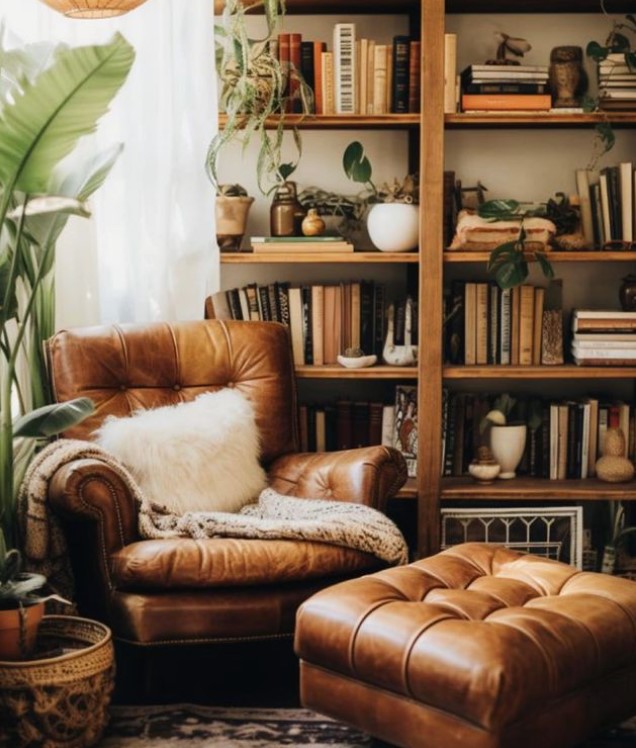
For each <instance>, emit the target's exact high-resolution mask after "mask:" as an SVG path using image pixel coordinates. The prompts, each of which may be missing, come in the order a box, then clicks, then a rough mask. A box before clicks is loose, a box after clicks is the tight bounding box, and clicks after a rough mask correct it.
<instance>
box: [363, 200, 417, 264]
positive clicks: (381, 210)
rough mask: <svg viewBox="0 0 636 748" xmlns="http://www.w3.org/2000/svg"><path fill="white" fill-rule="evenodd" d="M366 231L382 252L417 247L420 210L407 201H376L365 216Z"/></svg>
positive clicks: (407, 249) (403, 250) (401, 250)
mask: <svg viewBox="0 0 636 748" xmlns="http://www.w3.org/2000/svg"><path fill="white" fill-rule="evenodd" d="M367 231H368V232H369V237H370V239H371V241H372V242H373V244H374V246H375V247H377V248H378V249H379V250H381V251H382V252H408V251H410V250H412V249H417V246H418V244H419V239H420V211H419V207H418V206H417V205H412V204H407V203H376V205H374V206H373V207H372V208H371V210H370V211H369V215H368V216H367Z"/></svg>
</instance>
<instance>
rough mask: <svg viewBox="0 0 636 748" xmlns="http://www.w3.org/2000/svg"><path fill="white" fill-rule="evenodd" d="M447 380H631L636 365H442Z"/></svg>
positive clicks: (634, 373) (635, 372)
mask: <svg viewBox="0 0 636 748" xmlns="http://www.w3.org/2000/svg"><path fill="white" fill-rule="evenodd" d="M442 372H443V377H444V379H445V380H449V379H632V378H633V377H636V366H577V365H576V364H563V365H561V366H508V365H506V366H444V368H443V370H442Z"/></svg>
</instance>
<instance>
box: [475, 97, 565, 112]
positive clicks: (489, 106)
mask: <svg viewBox="0 0 636 748" xmlns="http://www.w3.org/2000/svg"><path fill="white" fill-rule="evenodd" d="M551 107H552V97H551V96H550V94H462V110H463V111H464V112H466V111H481V112H483V111H497V112H501V111H511V112H515V111H534V112H547V111H548V109H550V108H551Z"/></svg>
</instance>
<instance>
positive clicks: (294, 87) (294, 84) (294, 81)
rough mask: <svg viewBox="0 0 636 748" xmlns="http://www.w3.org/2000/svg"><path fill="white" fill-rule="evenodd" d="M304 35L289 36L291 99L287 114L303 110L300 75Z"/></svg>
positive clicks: (286, 108)
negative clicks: (301, 47)
mask: <svg viewBox="0 0 636 748" xmlns="http://www.w3.org/2000/svg"><path fill="white" fill-rule="evenodd" d="M301 44H302V34H290V35H289V77H288V86H289V99H288V100H287V106H286V107H285V111H286V112H296V113H300V112H302V110H303V107H302V101H301V100H300V82H299V79H298V76H299V75H300V64H301V52H300V45H301Z"/></svg>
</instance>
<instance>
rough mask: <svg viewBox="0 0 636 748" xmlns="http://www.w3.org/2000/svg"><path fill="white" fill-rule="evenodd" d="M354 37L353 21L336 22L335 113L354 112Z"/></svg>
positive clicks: (334, 40)
mask: <svg viewBox="0 0 636 748" xmlns="http://www.w3.org/2000/svg"><path fill="white" fill-rule="evenodd" d="M355 39H356V27H355V24H353V23H336V24H335V26H334V30H333V77H334V107H335V113H336V114H353V113H354V112H355V97H354V90H353V85H354V80H355V63H356V60H355Z"/></svg>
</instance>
